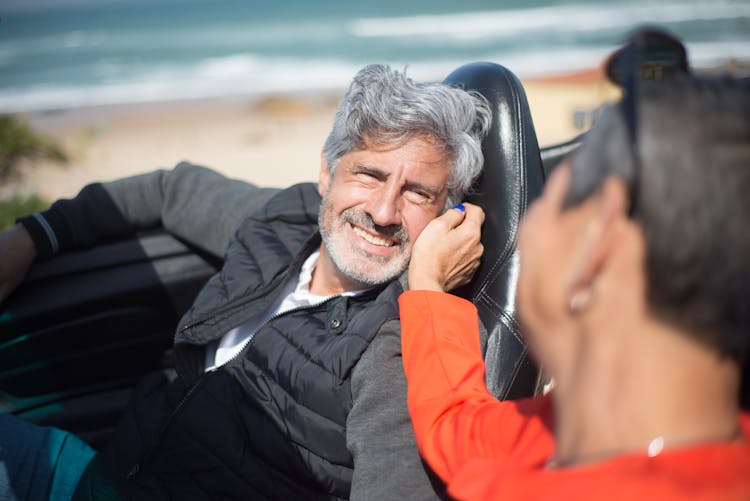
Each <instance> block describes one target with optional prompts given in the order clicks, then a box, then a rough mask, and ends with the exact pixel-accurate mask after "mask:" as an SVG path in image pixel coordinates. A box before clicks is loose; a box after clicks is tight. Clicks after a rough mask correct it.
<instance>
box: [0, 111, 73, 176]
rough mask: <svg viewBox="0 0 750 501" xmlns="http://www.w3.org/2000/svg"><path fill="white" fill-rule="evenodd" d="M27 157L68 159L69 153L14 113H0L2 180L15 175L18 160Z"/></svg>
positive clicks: (63, 160)
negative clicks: (33, 129)
mask: <svg viewBox="0 0 750 501" xmlns="http://www.w3.org/2000/svg"><path fill="white" fill-rule="evenodd" d="M25 158H26V159H31V158H46V159H50V160H54V161H56V162H61V163H65V162H67V161H68V155H67V154H66V153H65V151H63V149H62V148H61V147H60V146H59V145H57V144H56V143H55V142H54V141H52V140H50V139H48V138H46V137H44V136H41V135H39V134H37V133H36V132H34V131H32V130H31V128H29V126H28V125H27V124H26V123H25V122H24V121H23V120H21V119H20V118H18V117H16V116H14V115H0V181H2V180H5V179H8V178H9V177H11V176H13V175H15V174H16V169H17V167H18V162H19V161H20V160H22V159H25Z"/></svg>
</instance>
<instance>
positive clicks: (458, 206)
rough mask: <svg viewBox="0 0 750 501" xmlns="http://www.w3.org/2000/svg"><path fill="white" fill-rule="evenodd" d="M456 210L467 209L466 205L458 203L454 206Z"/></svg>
mask: <svg viewBox="0 0 750 501" xmlns="http://www.w3.org/2000/svg"><path fill="white" fill-rule="evenodd" d="M453 208H454V209H456V210H460V211H461V212H463V211H465V210H466V207H464V204H456V205H455V207H453Z"/></svg>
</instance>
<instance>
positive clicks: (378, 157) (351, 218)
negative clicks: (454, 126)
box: [313, 136, 451, 292]
mask: <svg viewBox="0 0 750 501" xmlns="http://www.w3.org/2000/svg"><path fill="white" fill-rule="evenodd" d="M450 169H451V163H450V161H449V159H448V158H446V155H445V154H444V153H443V152H442V151H441V150H440V149H439V148H438V147H437V146H436V145H435V143H434V141H433V140H432V139H431V138H428V137H425V136H417V137H412V138H410V139H409V140H408V141H406V142H404V143H401V144H397V145H382V144H377V143H374V142H372V141H370V140H369V139H366V141H365V148H364V149H362V150H357V151H353V152H350V153H347V154H346V155H344V156H342V157H341V158H340V160H339V163H338V165H337V167H336V170H335V173H334V175H330V172H329V171H328V167H327V165H326V164H325V160H323V163H322V166H321V175H320V182H319V186H318V189H319V191H320V193H321V195H322V196H323V201H322V203H321V209H320V217H319V224H320V233H321V235H322V236H323V244H324V245H323V246H322V247H321V258H320V261H319V264H318V266H317V267H316V274H315V275H316V276H314V278H313V280H314V282H317V284H321V283H329V284H330V285H332V286H333V288H334V289H335V288H337V287H338V288H341V289H342V290H352V289H361V288H363V287H362V286H371V285H377V284H382V283H385V282H388V281H390V280H392V279H394V278H396V277H398V275H400V274H401V272H403V271H404V270H405V269H406V267H407V266H408V264H409V258H410V256H411V246H412V243H413V242H414V240H415V239H416V238H417V236H419V234H420V233H421V232H422V230H423V229H424V227H425V226H426V225H427V223H428V222H430V221H431V220H432V219H433V218H435V217H437V216H438V215H439V214H440V213H441V212H442V210H443V208H444V206H445V201H446V198H447V193H448V190H447V187H446V184H447V181H448V176H449V173H450ZM319 271H320V272H322V273H321V274H322V275H323V276H320V275H319V273H318V272H319ZM313 285H314V286H315V285H316V284H315V283H314V284H313ZM334 292H340V290H339V291H334Z"/></svg>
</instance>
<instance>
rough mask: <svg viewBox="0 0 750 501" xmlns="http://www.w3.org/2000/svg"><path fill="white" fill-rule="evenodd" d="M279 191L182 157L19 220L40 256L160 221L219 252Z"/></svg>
mask: <svg viewBox="0 0 750 501" xmlns="http://www.w3.org/2000/svg"><path fill="white" fill-rule="evenodd" d="M277 191H278V190H277V189H274V188H258V187H256V186H254V185H252V184H249V183H246V182H243V181H238V180H234V179H228V178H226V177H224V176H222V175H221V174H218V173H217V172H214V171H212V170H209V169H206V168H204V167H199V166H195V165H191V164H188V163H185V162H183V163H180V164H179V165H177V167H175V168H174V169H172V170H159V171H155V172H151V173H148V174H141V175H138V176H132V177H127V178H123V179H119V180H117V181H112V182H109V183H95V184H90V185H88V186H86V187H85V188H83V190H81V192H80V193H79V194H78V195H77V196H76V197H75V198H73V199H70V200H58V201H57V202H55V203H54V204H53V205H52V206H51V207H50V208H49V209H48V210H47V211H44V212H42V213H37V214H33V215H31V216H29V217H27V218H23V219H21V220H19V222H20V223H21V224H23V225H24V227H25V228H26V229H27V230H28V232H29V234H30V235H31V237H32V239H33V240H34V243H35V246H36V247H37V250H38V252H39V255H40V257H50V256H52V255H54V254H56V253H58V252H63V251H66V250H72V249H77V248H85V247H90V246H92V245H95V244H96V243H98V242H101V241H103V240H106V239H113V238H124V237H128V236H131V235H133V234H134V233H135V232H137V231H139V230H143V229H148V228H152V227H156V226H159V225H161V226H163V227H164V228H165V229H166V230H167V231H169V232H170V233H172V234H173V235H175V236H177V237H179V238H182V239H184V240H186V241H188V242H190V243H192V244H194V245H196V246H198V247H200V248H202V249H204V250H206V251H208V252H211V253H212V254H215V255H218V256H221V255H222V254H223V252H224V249H225V248H226V246H227V243H228V242H229V239H230V237H231V236H232V234H233V233H234V230H235V229H236V228H237V227H238V226H239V224H240V222H241V221H242V220H243V219H244V218H245V217H246V216H247V215H248V214H250V213H251V212H252V211H254V210H255V209H256V208H258V207H260V206H261V205H263V204H264V203H265V202H266V201H267V200H268V199H269V198H270V197H271V196H273V194H275V193H276V192H277Z"/></svg>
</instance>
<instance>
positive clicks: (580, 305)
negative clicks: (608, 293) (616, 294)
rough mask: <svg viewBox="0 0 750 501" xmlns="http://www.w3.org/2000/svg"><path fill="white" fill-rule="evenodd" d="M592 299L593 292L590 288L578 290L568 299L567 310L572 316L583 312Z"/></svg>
mask: <svg viewBox="0 0 750 501" xmlns="http://www.w3.org/2000/svg"><path fill="white" fill-rule="evenodd" d="M593 297H594V292H593V290H592V287H591V286H587V287H585V288H583V289H578V290H577V291H575V292H573V293H572V294H571V295H570V296H569V297H568V309H569V310H570V312H571V313H573V314H578V313H581V312H582V311H583V310H585V309H586V308H588V306H589V305H590V304H591V300H592V299H593Z"/></svg>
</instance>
